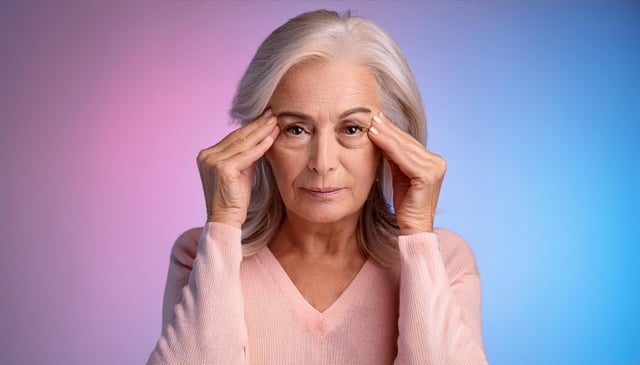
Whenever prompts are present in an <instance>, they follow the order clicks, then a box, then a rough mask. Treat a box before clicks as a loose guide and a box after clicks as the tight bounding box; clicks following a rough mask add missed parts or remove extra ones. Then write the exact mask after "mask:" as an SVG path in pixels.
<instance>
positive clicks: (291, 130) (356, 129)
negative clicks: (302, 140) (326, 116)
mask: <svg viewBox="0 0 640 365" xmlns="http://www.w3.org/2000/svg"><path fill="white" fill-rule="evenodd" d="M350 129H351V130H352V133H349V132H348V130H350ZM294 130H296V131H297V132H294ZM284 131H285V132H286V133H289V134H291V135H293V136H299V135H301V134H302V133H304V132H307V131H306V129H305V128H304V127H301V126H299V125H295V124H294V125H289V126H287V127H285V128H284ZM341 131H342V132H345V134H346V135H348V136H353V135H355V134H356V133H358V132H360V133H366V132H367V131H368V128H366V127H363V126H361V125H357V124H350V125H347V126H344V127H342V128H341ZM307 133H308V132H307Z"/></svg>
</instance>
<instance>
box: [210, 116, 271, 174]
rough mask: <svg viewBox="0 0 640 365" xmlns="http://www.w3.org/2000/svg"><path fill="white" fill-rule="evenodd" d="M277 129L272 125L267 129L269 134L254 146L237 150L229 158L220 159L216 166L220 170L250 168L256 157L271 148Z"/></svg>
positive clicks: (258, 157)
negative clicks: (270, 128)
mask: <svg viewBox="0 0 640 365" xmlns="http://www.w3.org/2000/svg"><path fill="white" fill-rule="evenodd" d="M279 131H280V130H279V129H278V128H277V126H274V127H273V128H272V130H270V131H269V134H268V135H267V136H265V137H264V138H263V139H262V140H261V141H260V142H258V143H257V144H256V145H255V146H253V147H251V148H248V149H245V150H243V151H241V152H238V153H237V154H235V155H233V156H231V157H230V158H228V159H226V160H224V161H221V162H220V163H219V164H218V168H219V169H221V170H226V169H231V170H233V171H243V170H246V169H248V168H250V167H251V166H253V164H254V163H255V162H256V161H257V160H258V159H260V157H262V156H264V154H265V153H266V152H267V151H268V150H269V148H271V146H272V145H273V142H274V141H275V139H276V137H277V136H278V133H279Z"/></svg>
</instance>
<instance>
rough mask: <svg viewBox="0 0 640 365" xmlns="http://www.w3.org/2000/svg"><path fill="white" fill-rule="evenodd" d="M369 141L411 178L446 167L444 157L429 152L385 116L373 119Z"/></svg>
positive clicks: (380, 115)
mask: <svg viewBox="0 0 640 365" xmlns="http://www.w3.org/2000/svg"><path fill="white" fill-rule="evenodd" d="M369 139H370V140H371V141H372V143H374V144H375V145H376V146H377V147H378V148H380V149H381V150H382V151H383V153H384V155H385V156H386V157H387V159H388V160H390V161H393V162H394V163H395V164H396V165H397V167H398V168H399V169H400V170H401V171H402V172H403V173H405V174H406V175H408V176H410V177H416V176H420V175H422V174H424V173H426V172H428V171H430V170H432V169H433V168H436V169H438V170H440V169H441V168H443V167H444V160H443V159H442V157H440V156H438V155H437V154H434V153H432V152H429V151H427V149H426V148H425V147H424V146H423V145H422V144H421V143H420V142H419V141H417V140H416V139H415V138H413V136H411V135H410V134H408V133H406V132H404V131H403V130H401V129H400V128H399V127H397V126H396V125H395V124H393V123H392V122H391V121H390V120H389V119H388V118H387V117H386V116H384V114H382V113H379V114H377V115H375V116H374V117H373V121H372V126H371V127H370V128H369Z"/></svg>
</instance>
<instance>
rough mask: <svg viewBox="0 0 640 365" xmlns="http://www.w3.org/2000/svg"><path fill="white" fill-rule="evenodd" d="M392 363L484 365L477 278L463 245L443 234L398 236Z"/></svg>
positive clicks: (451, 236)
mask: <svg viewBox="0 0 640 365" xmlns="http://www.w3.org/2000/svg"><path fill="white" fill-rule="evenodd" d="M398 245H399V248H400V255H401V269H400V270H401V271H400V318H399V322H398V327H399V333H400V334H399V337H398V356H397V358H396V361H395V363H396V364H434V365H436V364H438V365H439V364H456V365H457V364H487V360H486V357H485V354H484V350H483V344H482V328H481V327H482V326H481V315H480V278H479V276H478V271H477V267H476V263H475V259H474V257H473V253H472V252H471V250H470V249H469V247H468V246H467V244H466V243H465V242H464V240H462V238H460V237H459V236H457V235H455V234H453V233H451V232H448V231H438V234H436V233H428V232H427V233H418V234H413V235H408V236H400V237H399V240H398Z"/></svg>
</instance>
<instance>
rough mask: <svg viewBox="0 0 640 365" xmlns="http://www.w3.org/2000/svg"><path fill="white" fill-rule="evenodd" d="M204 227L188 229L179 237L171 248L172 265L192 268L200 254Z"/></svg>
mask: <svg viewBox="0 0 640 365" xmlns="http://www.w3.org/2000/svg"><path fill="white" fill-rule="evenodd" d="M202 230H203V227H194V228H190V229H187V230H186V231H184V232H183V233H182V234H180V235H179V236H178V238H177V239H176V241H175V243H174V244H173V247H172V248H171V263H172V264H178V265H180V266H187V267H189V268H191V266H192V263H193V260H194V259H195V257H196V254H197V252H198V241H199V240H200V236H201V235H202Z"/></svg>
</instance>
